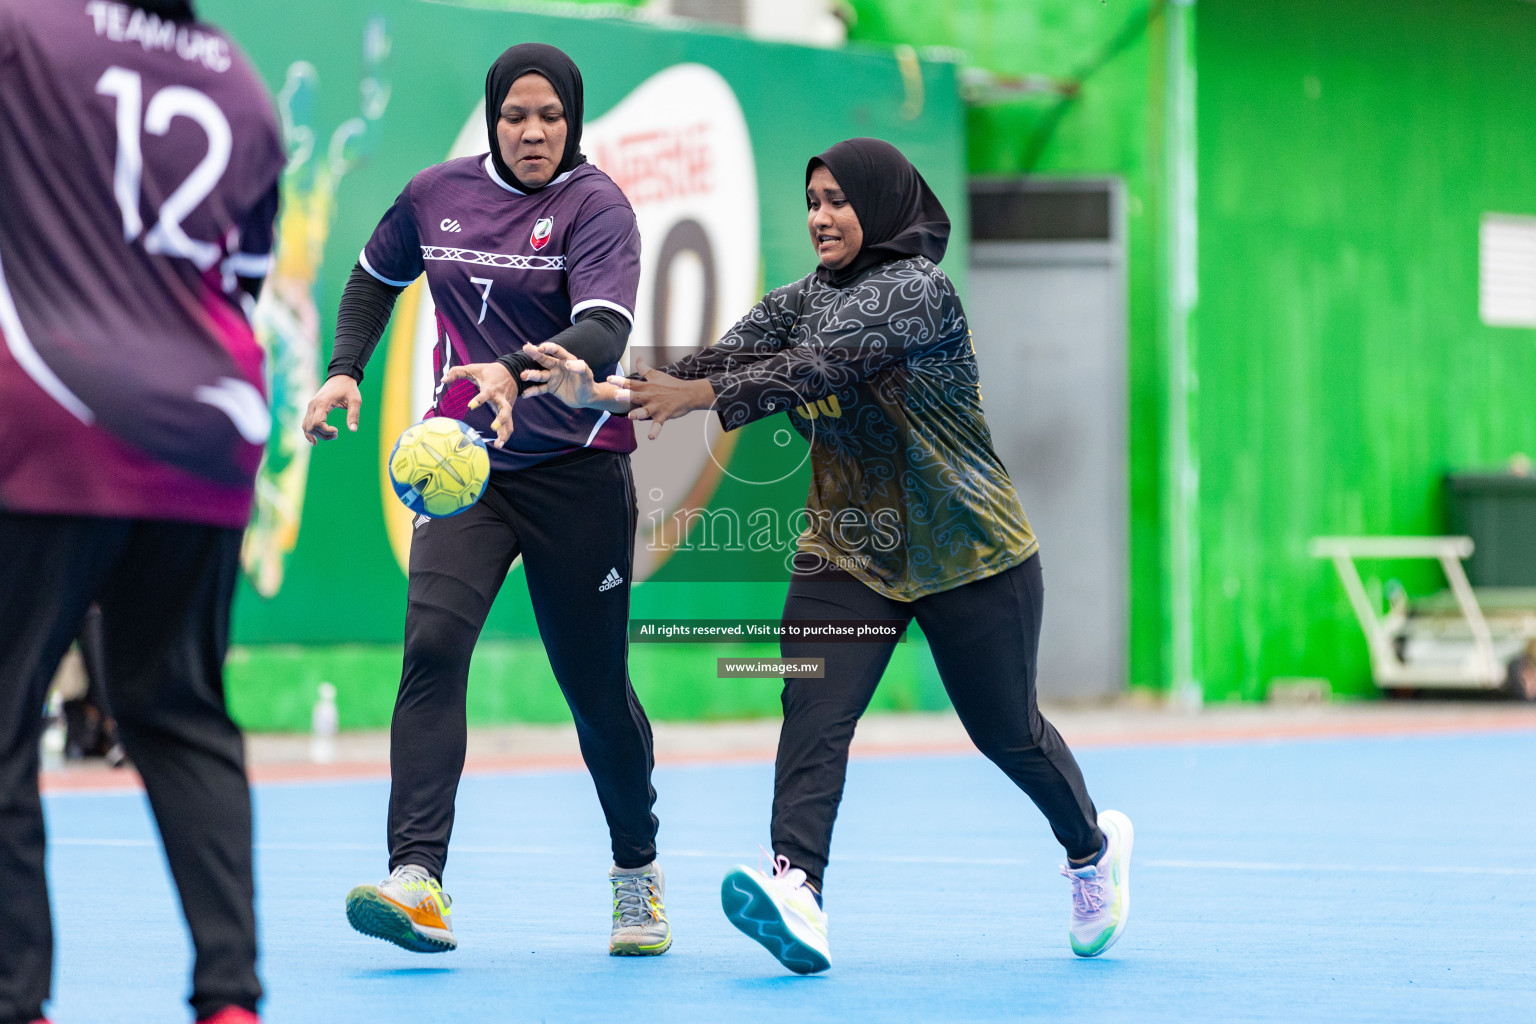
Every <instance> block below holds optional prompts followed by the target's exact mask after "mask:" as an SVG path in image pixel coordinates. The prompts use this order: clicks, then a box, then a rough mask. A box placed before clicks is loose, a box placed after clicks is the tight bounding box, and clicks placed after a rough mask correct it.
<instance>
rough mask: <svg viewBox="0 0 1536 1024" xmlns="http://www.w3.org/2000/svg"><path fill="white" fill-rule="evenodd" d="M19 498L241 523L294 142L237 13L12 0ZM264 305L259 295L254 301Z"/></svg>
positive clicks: (8, 220) (3, 445)
mask: <svg viewBox="0 0 1536 1024" xmlns="http://www.w3.org/2000/svg"><path fill="white" fill-rule="evenodd" d="M0 140H3V142H0V509H5V510H9V511H19V512H35V513H59V514H70V515H89V516H105V517H121V518H141V519H169V520H177V521H185V522H197V523H209V524H213V525H220V526H232V527H241V526H244V525H245V523H246V520H247V518H248V517H249V514H250V504H251V495H252V486H253V480H254V477H255V474H256V468H257V464H258V463H259V461H260V459H261V453H262V447H263V445H264V444H265V442H266V439H267V434H268V431H269V429H270V423H271V420H270V416H269V414H268V411H267V400H266V393H265V387H264V384H263V376H262V353H261V348H260V346H259V345H258V344H257V342H256V339H255V337H254V335H253V333H252V331H251V327H250V325H249V323H248V321H247V317H246V314H245V311H244V310H243V309H242V301H241V300H242V299H244V298H245V294H244V292H243V291H241V289H240V288H239V286H238V284H237V281H236V278H237V276H238V277H262V276H264V275H265V273H266V269H267V265H268V264H269V262H270V254H271V249H272V241H273V239H272V227H273V220H274V218H275V216H276V212H277V183H278V176H279V175H280V173H281V172H282V169H283V164H284V154H283V146H282V138H281V135H280V133H279V131H278V127H277V119H276V116H275V114H274V112H273V109H272V103H271V100H270V99H269V97H268V95H267V92H266V89H265V87H264V86H263V85H262V83H261V80H260V79H259V78H258V77H257V75H256V73H255V72H254V71H253V70H252V68H251V66H250V64H249V63H248V62H247V61H246V59H245V57H244V56H243V55H242V54H241V53H240V52H239V51H238V50H237V49H236V48H235V46H234V44H233V43H231V42H230V40H229V39H228V38H227V37H226V36H224V35H223V33H221V32H220V31H219V30H218V29H216V28H213V27H212V26H209V25H204V24H200V23H194V24H177V23H174V22H170V21H165V20H162V19H160V18H159V17H157V16H155V15H153V14H148V13H146V12H144V11H142V10H140V9H138V8H134V7H129V6H127V5H125V4H120V3H114V2H109V0H48V2H46V3H38V2H36V0H0ZM245 301H249V300H248V299H246V300H245Z"/></svg>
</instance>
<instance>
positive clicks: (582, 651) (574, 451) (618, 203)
mask: <svg viewBox="0 0 1536 1024" xmlns="http://www.w3.org/2000/svg"><path fill="white" fill-rule="evenodd" d="M485 110H486V134H487V139H488V142H489V148H490V152H489V153H488V154H486V155H483V156H474V157H464V158H461V159H457V160H449V161H448V162H446V163H443V164H438V165H436V166H434V167H429V168H427V169H426V170H424V171H422V172H421V173H419V174H417V175H416V176H415V177H414V178H412V179H411V181H410V183H409V184H407V185H406V187H405V190H404V191H403V192H401V193H400V197H399V199H397V200H396V201H395V204H394V205H393V206H392V207H391V208H390V209H389V210H388V211H387V212H386V213H385V214H384V217H383V219H382V220H380V222H379V225H378V227H377V228H376V229H375V230H374V233H373V237H372V238H370V239H369V241H368V244H367V245H366V246H365V247H364V249H363V252H362V254H361V255H360V256H359V258H358V265H357V266H356V267H355V268H353V271H352V276H351V279H350V280H349V281H348V282H347V288H346V291H345V293H344V294H343V296H342V301H341V308H340V309H339V311H338V313H337V318H336V320H337V323H336V344H335V348H334V350H333V356H332V359H331V365H330V377H329V379H328V380H327V381H326V382H325V384H324V386H322V387H321V389H320V391H319V393H318V394H317V395H316V396H315V398H314V399H313V400H312V401H311V402H310V405H309V408H308V410H307V411H306V414H305V422H304V428H305V431H306V433H308V434H309V436H310V438H311V440H312V441H313V440H315V439H323V438H334V437H336V436H338V431H337V430H336V429H335V428H333V427H330V426H327V425H326V424H325V416H326V414H327V413H329V412H330V410H331V409H333V408H342V407H344V408H345V409H346V410H347V425H348V427H349V428H350V429H352V430H356V429H357V425H358V414H359V409H360V406H361V401H362V400H361V396H360V394H359V392H358V388H357V384H358V381H360V380H361V379H362V375H363V367H364V365H365V364H366V362H367V360H368V355H369V353H370V352H371V351H372V350H373V347H374V345H375V344H376V343H377V342H378V340H379V338H380V337H381V336H382V335H383V333H384V328H385V325H386V324H387V323H388V320H389V313H390V310H391V309H392V307H393V305H394V301H395V297H396V296H397V295H398V294H399V292H400V291H401V289H403V288H404V287H405V286H406V285H409V284H410V283H411V282H412V281H414V280H415V279H416V278H417V277H418V276H420V275H421V274H422V273H425V274H426V276H427V284H428V286H429V288H430V289H431V293H432V300H433V303H434V304H435V306H436V307H437V324H438V338H439V341H440V344H439V345H437V346H436V348H435V349H434V361H435V370H436V376H437V389H436V394H435V400H434V403H433V407H432V409H431V410H429V411H428V412H427V415H429V416H450V417H452V418H454V419H458V420H463V421H464V422H466V423H468V424H469V425H470V426H471V427H473V428H475V429H476V430H478V431H480V432H481V433H482V435H484V436H485V437H487V438H488V439H492V440H493V441H494V444H493V446H492V448H491V474H490V482H489V484H488V485H487V487H486V491H485V495H484V497H482V498H481V499H480V501H479V502H478V503H477V504H476V505H474V506H473V507H471V508H470V509H468V510H466V511H465V512H463V513H461V514H460V515H457V516H454V517H453V518H448V519H428V518H427V517H424V516H423V517H420V518H418V519H417V521H416V526H415V528H414V530H413V531H412V535H411V556H410V573H409V584H408V587H407V605H406V621H405V659H404V667H403V670H402V672H401V678H400V692H399V697H398V699H397V701H396V703H395V713H394V719H393V722H392V726H391V730H390V766H391V777H392V781H393V786H392V788H391V791H390V801H389V867H390V876H389V877H388V878H386V879H385V880H384V881H382V882H380V883H379V884H378V885H360V886H358V887H357V888H355V889H353V890H352V892H351V893H350V894H349V896H348V897H347V917H348V919H349V920H350V921H351V922H352V924H353V926H354V927H355V928H357V929H358V930H359V931H361V932H363V933H365V934H368V935H373V936H376V937H378V938H382V939H386V940H388V941H391V942H394V943H396V944H397V945H400V946H402V947H404V948H406V949H410V950H415V951H417V952H441V951H445V950H450V949H453V948H455V946H456V945H457V942H456V940H455V939H454V936H453V928H452V924H451V920H450V912H449V910H448V901H447V899H446V897H444V896H443V894H442V890H441V880H442V877H443V866H444V864H445V862H446V860H447V855H448V840H449V835H450V833H451V831H452V827H453V812H454V795H455V793H456V792H457V788H458V782H459V775H460V773H461V772H462V770H463V766H464V751H465V742H466V727H465V701H466V696H465V695H466V690H467V687H468V677H469V663H470V655H471V654H472V653H473V651H474V647H475V640H476V638H477V637H478V636H479V633H480V628H481V626H482V624H483V623H484V622H485V618H486V615H487V613H488V612H489V611H490V607H491V603H492V601H493V600H494V599H495V597H496V594H497V592H498V591H499V590H500V588H501V584H502V581H503V580H505V579H506V576H507V572H508V570H509V569H510V568H511V566H512V563H513V561H514V560H515V559H516V558H517V557H518V556H519V555H521V556H522V560H523V567H524V570H525V572H526V575H527V579H528V591H529V595H530V597H531V598H532V601H533V609H534V614H535V616H536V617H537V619H538V625H539V633H540V636H541V637H542V638H543V641H544V647H545V650H546V651H547V652H548V654H549V660H550V665H551V667H552V668H553V669H554V673H555V678H556V680H558V682H559V684H560V688H561V690H562V691H563V692H564V694H565V697H566V700H567V702H568V703H569V704H570V706H571V711H572V715H573V717H574V718H575V720H576V731H577V735H578V737H579V738H580V741H581V750H582V755H583V757H584V758H585V759H586V762H587V767H588V769H589V770H590V771H591V773H592V779H593V782H594V783H595V784H596V787H597V793H598V799H599V801H600V802H601V804H602V808H603V812H604V814H605V815H606V816H607V819H608V828H609V834H610V838H611V840H612V845H613V868H612V869H611V871H610V872H609V877H610V881H611V884H612V887H613V899H614V915H613V928H612V933H611V936H610V940H609V951H610V952H612V953H614V954H616V955H651V954H657V953H664V952H666V950H667V948H668V946H669V945H670V944H671V941H672V935H671V928H670V925H669V924H668V922H667V917H666V912H665V909H664V908H663V904H662V895H663V879H662V874H661V869H660V868H659V867H658V866H657V864H656V817H655V815H654V814H652V813H651V806H652V804H653V803H654V802H655V799H656V793H655V790H653V789H652V788H651V782H650V776H651V768H652V754H651V728H650V724H649V722H647V720H646V717H645V712H644V711H643V710H642V709H641V707H640V702H639V700H638V699H637V698H636V696H635V692H634V689H633V687H631V686H630V682H629V675H628V668H627V659H628V644H627V634H626V631H627V626H628V619H629V578H630V560H631V558H632V556H633V550H634V535H635V519H636V512H635V497H634V482H633V480H632V478H631V476H630V469H629V453H630V452H632V451H633V450H634V447H635V437H634V430H633V427H632V425H631V424H630V423H629V421H628V420H626V419H624V418H623V417H613V416H610V415H609V414H607V413H604V412H598V411H593V410H586V409H570V408H567V407H566V406H565V405H564V404H562V403H560V402H558V401H556V400H553V399H548V398H528V399H519V398H518V390H519V388H520V387H527V386H528V385H527V384H525V383H523V384H520V382H519V379H518V377H517V374H518V373H519V372H520V371H521V370H523V369H525V368H527V367H530V366H532V365H533V362H532V360H531V359H529V357H527V356H526V355H524V354H523V353H522V347H523V345H524V344H526V343H530V342H532V343H539V342H544V341H547V340H550V339H555V340H557V341H558V342H559V344H560V345H562V346H564V347H565V348H567V349H570V350H571V351H573V352H582V353H584V355H583V358H585V359H586V360H587V361H588V362H589V363H591V364H592V365H595V366H604V367H607V368H609V369H614V368H616V367H617V365H618V359H619V356H620V355H622V353H623V351H624V346H625V343H626V341H627V339H628V337H629V331H630V326H631V324H632V322H633V318H634V307H635V292H636V289H637V288H638V287H639V277H640V236H639V229H638V227H637V226H636V223H635V215H634V211H633V210H631V209H630V206H629V201H628V200H627V199H625V197H624V194H623V192H621V191H620V190H619V187H618V186H617V185H615V184H614V183H613V181H612V180H611V179H610V178H609V177H608V176H607V175H606V174H604V173H603V172H602V171H600V170H598V169H597V168H596V167H594V166H593V165H592V164H590V163H588V162H587V160H586V157H585V156H584V155H583V154H582V152H581V128H582V82H581V73H580V72H579V71H578V70H577V69H576V65H575V64H574V63H572V62H571V59H570V58H569V57H567V56H566V55H565V54H564V53H562V52H561V51H559V50H557V49H555V48H554V47H552V46H545V45H543V44H539V43H524V44H522V45H520V46H514V47H512V48H511V49H509V50H508V51H507V52H506V53H504V54H502V55H501V57H500V58H498V59H497V61H496V63H495V64H493V65H492V66H491V69H490V72H489V73H488V74H487V75H486V81H485ZM514 409H515V410H516V412H515V417H516V427H517V429H516V430H515V431H514V430H513V419H514ZM493 413H494V414H493ZM570 529H575V530H577V531H579V532H580V534H581V536H582V538H583V540H584V543H583V544H582V545H581V549H580V551H578V552H572V551H571V550H570V548H569V546H568V545H566V544H564V543H563V538H564V537H565V535H566V531H567V530H570Z"/></svg>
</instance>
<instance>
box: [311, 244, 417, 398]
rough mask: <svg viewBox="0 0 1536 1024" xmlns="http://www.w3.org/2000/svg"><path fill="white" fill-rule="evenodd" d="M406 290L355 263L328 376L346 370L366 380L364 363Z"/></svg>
mask: <svg viewBox="0 0 1536 1024" xmlns="http://www.w3.org/2000/svg"><path fill="white" fill-rule="evenodd" d="M403 291H405V289H404V288H396V287H395V286H394V285H390V284H385V283H384V282H383V281H380V280H379V279H378V278H376V277H374V276H373V275H372V274H370V273H368V271H366V270H364V269H363V266H362V264H361V263H356V264H353V266H352V276H351V277H349V278H347V287H346V288H345V289H344V290H343V291H342V293H341V306H340V307H339V308H338V309H337V310H336V340H335V342H334V344H332V346H331V365H330V367H329V368H328V369H327V370H326V374H325V375H326V377H327V378H330V377H334V376H336V375H337V374H339V373H344V374H346V375H347V376H348V377H351V378H352V379H353V380H355V381H359V382H361V381H362V379H363V367H364V366H367V365H368V357H369V356H371V355H373V347H374V346H375V345H377V344H378V343H379V339H380V338H382V337H384V328H385V327H388V326H389V314H390V313H391V312H392V311H393V310H394V308H395V299H397V298H399V297H400V293H401V292H403Z"/></svg>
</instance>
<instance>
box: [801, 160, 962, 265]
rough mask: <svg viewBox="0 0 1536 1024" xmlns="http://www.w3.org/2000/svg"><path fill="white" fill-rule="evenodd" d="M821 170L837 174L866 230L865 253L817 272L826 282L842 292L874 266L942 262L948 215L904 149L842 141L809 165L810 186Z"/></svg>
mask: <svg viewBox="0 0 1536 1024" xmlns="http://www.w3.org/2000/svg"><path fill="white" fill-rule="evenodd" d="M818 166H825V167H826V168H827V170H829V171H831V172H832V177H834V178H836V179H837V184H838V187H839V188H841V189H842V190H843V195H845V196H847V197H848V202H849V203H850V204H852V206H853V212H854V213H856V214H857V215H858V217H859V226H860V227H862V228H863V229H864V245H863V248H861V249H860V250H859V252H858V255H857V256H855V257H854V258H853V262H852V263H849V264H848V265H847V266H846V267H842V268H841V269H838V270H828V269H827V268H826V267H818V268H817V270H816V274H817V276H818V277H820V278H821V279H822V280H823V281H826V282H828V283H829V284H831V285H832V286H833V287H835V288H842V287H844V286H845V285H847V284H848V283H849V282H850V281H852V280H853V279H854V278H856V277H858V276H859V275H860V274H862V273H864V272H865V271H866V270H868V269H870V268H871V267H877V266H879V265H880V264H882V263H889V262H891V261H892V260H901V259H906V258H907V257H909V256H926V257H927V258H928V259H929V260H931V261H932V262H934V263H937V262H939V261H940V260H942V259H943V258H944V250H945V248H946V247H947V246H948V244H949V215H948V214H946V213H945V212H944V207H943V205H942V204H941V203H940V202H939V197H938V196H936V195H934V194H933V190H932V189H930V188H929V187H928V183H927V182H926V181H924V180H923V176H922V175H921V174H919V173H917V168H916V167H913V166H912V163H911V161H909V160H908V159H907V158H906V157H904V156H902V155H901V150H899V149H897V148H896V147H895V146H893V145H891V144H890V143H889V142H886V141H884V140H883V139H849V140H847V141H846V142H839V143H838V144H837V145H835V146H833V147H832V148H831V149H829V150H827V151H826V152H825V153H823V154H821V155H820V156H814V157H811V160H810V162H809V163H807V164H806V165H805V183H806V185H807V187H809V185H810V183H811V172H812V171H814V170H816V168H817V167H818Z"/></svg>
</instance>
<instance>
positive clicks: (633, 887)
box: [608, 861, 672, 956]
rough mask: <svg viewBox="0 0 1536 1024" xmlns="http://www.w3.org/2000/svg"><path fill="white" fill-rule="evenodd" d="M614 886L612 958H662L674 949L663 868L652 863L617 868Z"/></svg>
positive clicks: (610, 877) (611, 873)
mask: <svg viewBox="0 0 1536 1024" xmlns="http://www.w3.org/2000/svg"><path fill="white" fill-rule="evenodd" d="M608 882H609V884H610V885H612V886H613V932H612V934H611V935H610V936H609V937H608V954H609V955H610V956H660V955H661V954H662V953H665V952H666V951H667V950H669V949H671V948H672V925H671V924H670V923H669V922H668V921H667V907H666V903H665V902H664V901H665V899H666V894H667V880H666V877H665V876H664V875H663V874H662V873H661V865H660V864H658V863H657V862H656V861H651V862H650V863H649V864H647V865H646V866H645V867H643V868H632V869H625V868H621V867H619V866H618V865H617V864H615V865H614V866H613V867H612V868H610V869H609V871H608Z"/></svg>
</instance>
